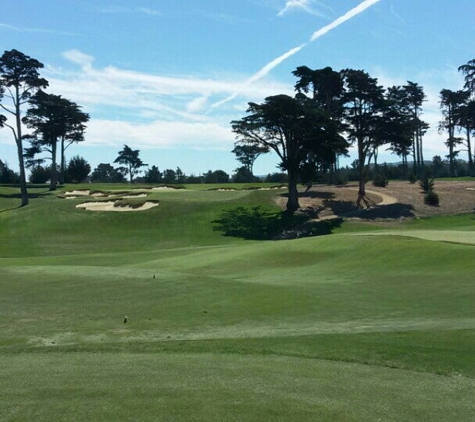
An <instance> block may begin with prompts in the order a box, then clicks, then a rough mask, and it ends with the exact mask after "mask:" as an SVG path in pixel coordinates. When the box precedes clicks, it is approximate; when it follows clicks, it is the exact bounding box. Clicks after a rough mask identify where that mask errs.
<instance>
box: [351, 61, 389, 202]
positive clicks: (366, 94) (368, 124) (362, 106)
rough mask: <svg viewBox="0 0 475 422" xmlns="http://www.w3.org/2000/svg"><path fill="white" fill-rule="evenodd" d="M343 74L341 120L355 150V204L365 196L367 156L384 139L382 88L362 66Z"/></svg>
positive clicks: (370, 155) (369, 155) (368, 160)
mask: <svg viewBox="0 0 475 422" xmlns="http://www.w3.org/2000/svg"><path fill="white" fill-rule="evenodd" d="M342 75H343V78H344V88H345V91H344V94H343V100H344V106H345V121H346V123H347V124H348V129H347V132H348V136H349V139H350V140H351V141H353V142H356V147H357V151H358V174H359V189H358V199H357V205H358V206H361V203H362V202H365V203H367V200H366V189H365V183H366V173H367V170H368V167H369V165H370V163H371V159H372V157H373V156H374V154H375V153H376V150H377V148H378V147H379V146H381V145H382V143H384V142H383V141H382V138H381V136H380V128H379V124H380V118H381V116H382V112H383V109H384V105H385V100H384V89H383V87H382V86H380V85H378V80H377V79H376V78H372V77H370V75H369V74H368V73H366V72H364V71H362V70H353V69H346V70H343V71H342Z"/></svg>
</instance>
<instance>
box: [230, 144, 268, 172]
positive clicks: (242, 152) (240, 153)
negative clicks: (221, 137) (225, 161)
mask: <svg viewBox="0 0 475 422" xmlns="http://www.w3.org/2000/svg"><path fill="white" fill-rule="evenodd" d="M231 152H232V153H233V154H234V155H235V156H236V160H238V161H239V162H240V163H241V164H242V165H243V166H244V167H245V168H246V169H247V170H248V172H250V173H251V175H252V174H253V167H254V162H255V161H256V160H257V158H258V157H259V155H261V154H266V153H268V152H269V149H268V148H265V147H261V146H259V145H236V146H235V147H234V149H233V150H232V151H231Z"/></svg>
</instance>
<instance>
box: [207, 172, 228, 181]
mask: <svg viewBox="0 0 475 422" xmlns="http://www.w3.org/2000/svg"><path fill="white" fill-rule="evenodd" d="M203 179H204V182H205V183H228V182H229V174H228V173H226V172H225V171H224V170H215V171H211V170H208V172H206V173H204V174H203Z"/></svg>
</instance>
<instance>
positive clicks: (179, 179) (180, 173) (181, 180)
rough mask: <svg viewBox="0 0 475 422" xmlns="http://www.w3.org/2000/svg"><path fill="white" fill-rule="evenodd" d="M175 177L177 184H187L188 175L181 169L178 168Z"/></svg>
mask: <svg viewBox="0 0 475 422" xmlns="http://www.w3.org/2000/svg"><path fill="white" fill-rule="evenodd" d="M175 177H176V182H177V183H185V182H186V175H185V173H183V171H182V170H181V168H180V167H177V168H176V171H175Z"/></svg>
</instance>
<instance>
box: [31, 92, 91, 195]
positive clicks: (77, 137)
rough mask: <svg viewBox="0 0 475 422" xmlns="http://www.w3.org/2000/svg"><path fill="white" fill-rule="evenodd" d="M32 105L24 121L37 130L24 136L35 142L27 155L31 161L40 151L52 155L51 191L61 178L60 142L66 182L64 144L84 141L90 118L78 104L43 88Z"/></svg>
mask: <svg viewBox="0 0 475 422" xmlns="http://www.w3.org/2000/svg"><path fill="white" fill-rule="evenodd" d="M30 105H31V107H30V108H29V109H28V111H27V113H26V116H25V117H24V118H23V123H25V124H26V126H27V127H28V128H31V129H34V131H33V133H32V134H31V135H28V136H26V137H24V138H25V139H28V140H29V141H30V144H31V147H30V148H26V149H25V151H26V154H25V157H26V158H27V160H29V161H32V160H33V161H35V160H34V157H35V156H36V155H37V154H40V153H42V152H47V153H49V154H50V159H51V185H50V190H55V189H56V185H57V181H58V174H57V165H56V163H57V149H58V143H60V153H61V167H60V179H61V180H60V181H61V182H64V147H65V145H66V144H67V145H70V144H71V143H73V142H80V141H82V140H84V130H85V127H86V126H85V124H84V123H85V122H87V121H88V120H89V116H88V115H87V114H86V113H83V112H82V111H80V108H79V106H78V105H77V104H76V103H73V102H72V101H69V100H67V99H65V98H62V97H61V96H60V95H54V94H47V93H46V92H44V91H42V90H39V91H38V92H37V93H36V94H35V95H34V96H33V97H31V99H30Z"/></svg>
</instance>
